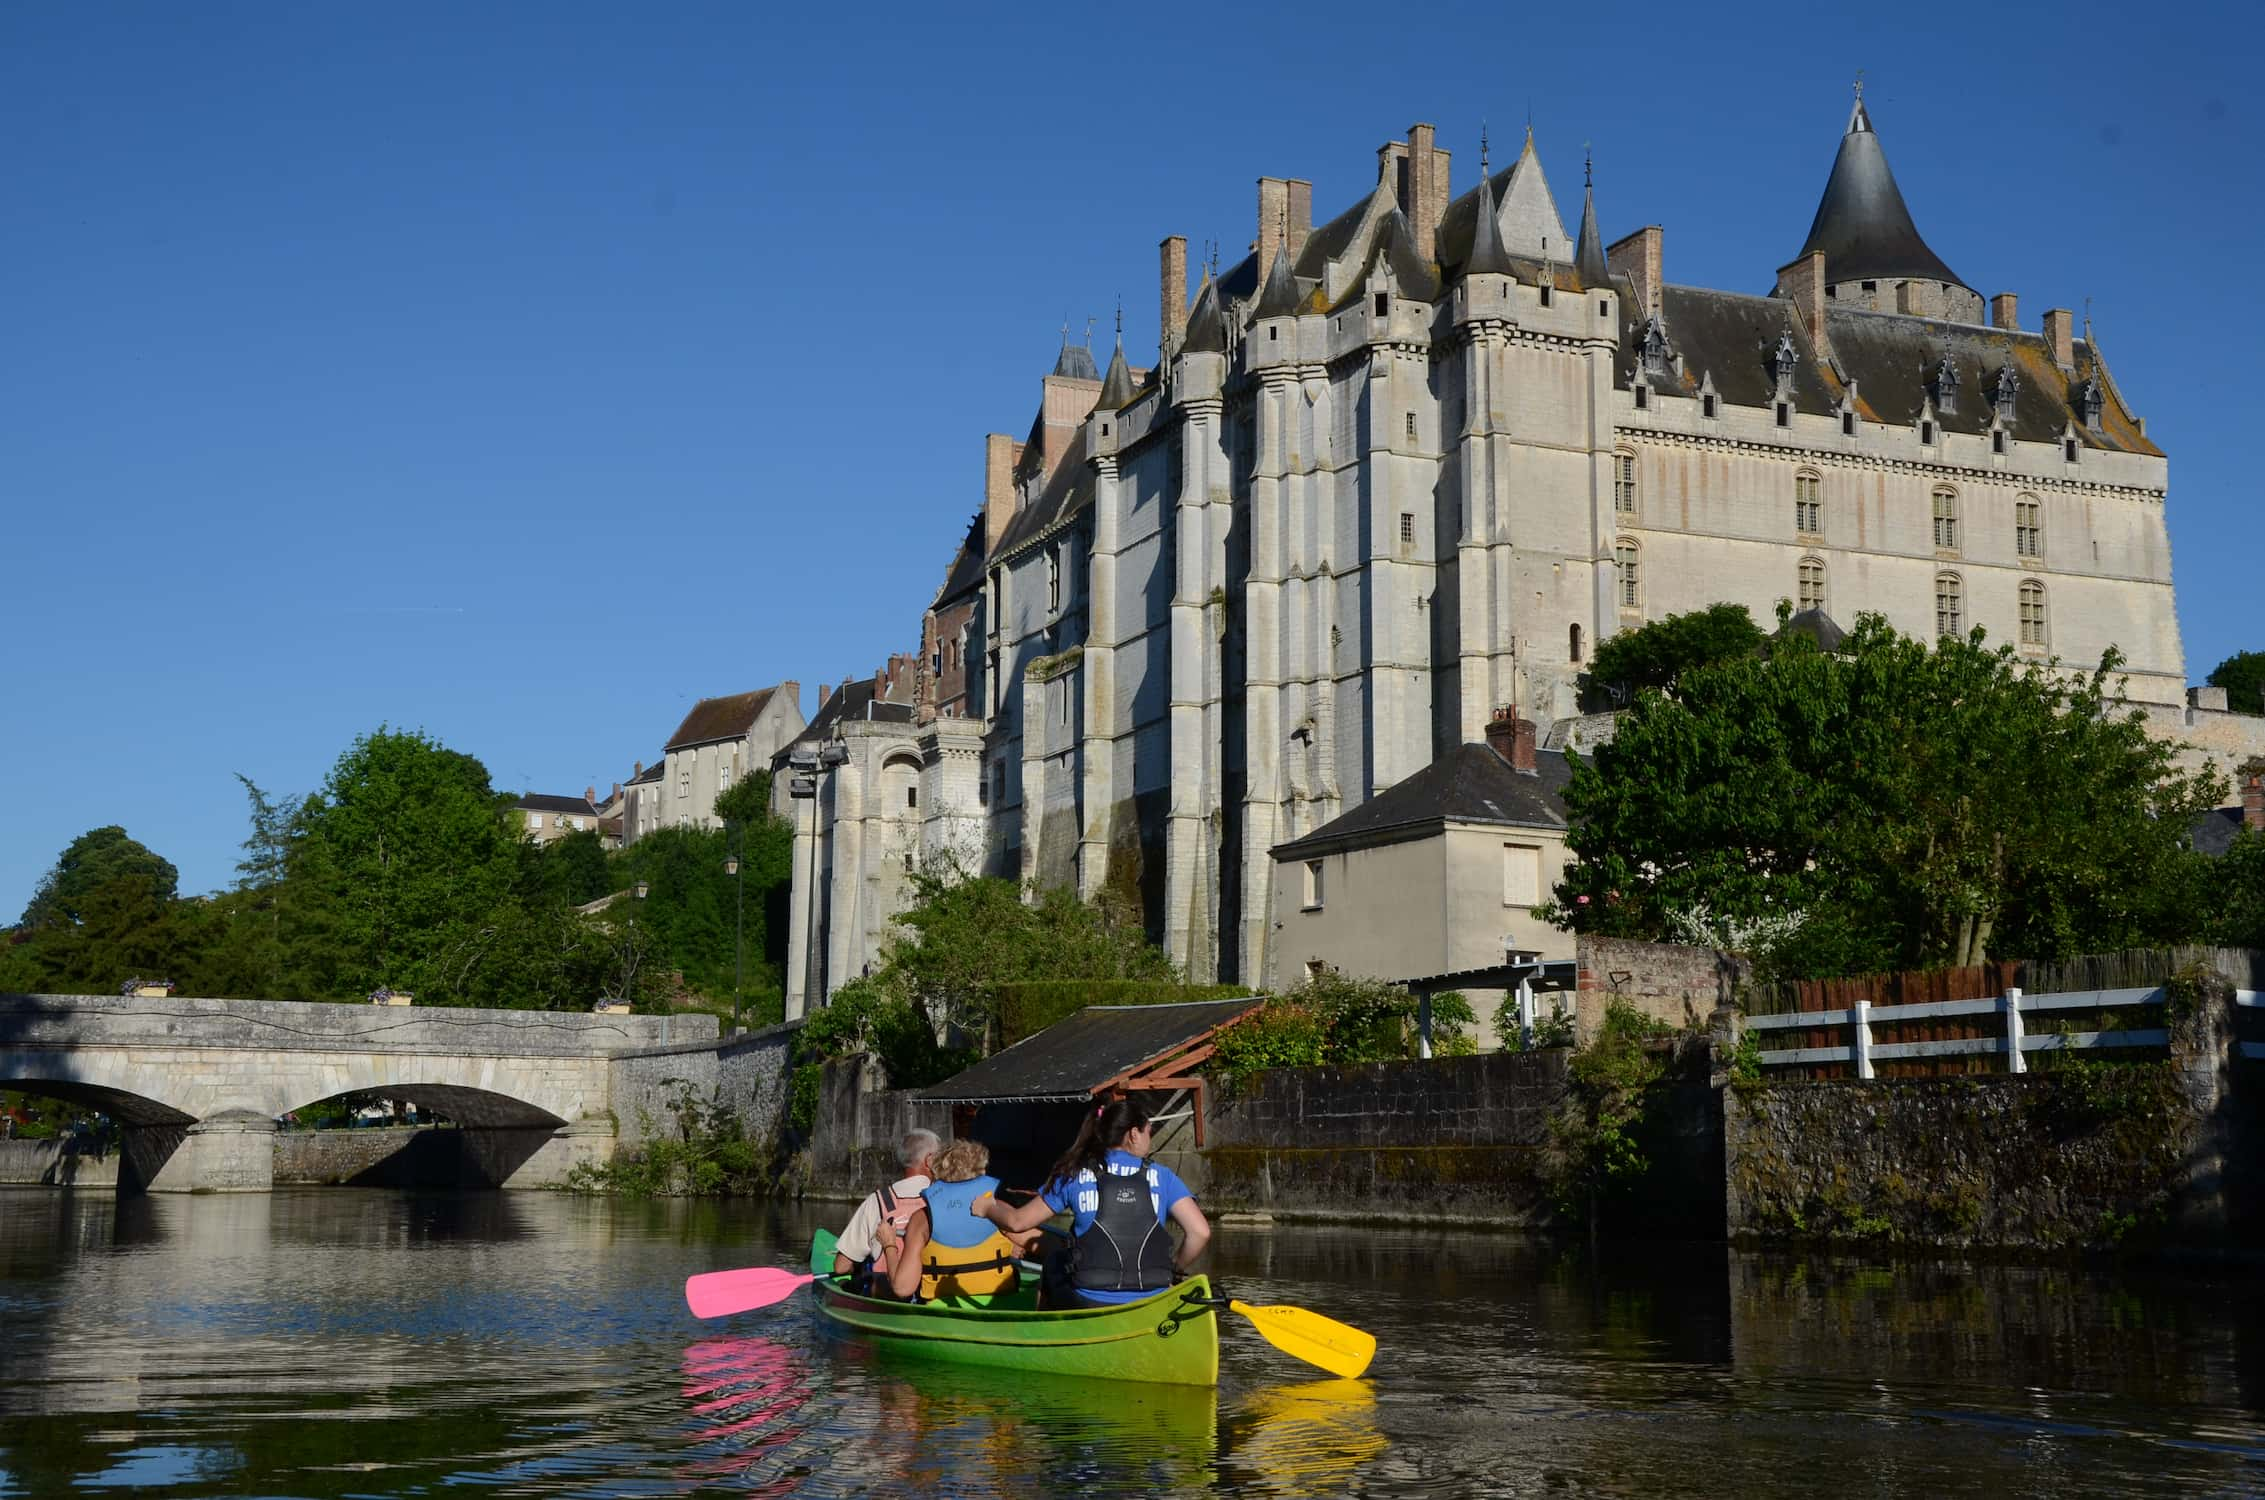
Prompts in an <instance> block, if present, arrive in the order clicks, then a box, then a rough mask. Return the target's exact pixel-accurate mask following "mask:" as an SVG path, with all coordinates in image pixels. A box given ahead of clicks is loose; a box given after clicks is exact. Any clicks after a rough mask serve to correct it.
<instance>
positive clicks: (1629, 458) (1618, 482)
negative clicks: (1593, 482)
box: [1612, 453, 1636, 516]
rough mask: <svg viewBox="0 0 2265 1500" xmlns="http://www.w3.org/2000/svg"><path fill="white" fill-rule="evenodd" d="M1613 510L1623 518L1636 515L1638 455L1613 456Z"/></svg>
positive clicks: (1618, 454) (1622, 454)
mask: <svg viewBox="0 0 2265 1500" xmlns="http://www.w3.org/2000/svg"><path fill="white" fill-rule="evenodd" d="M1612 508H1613V510H1614V511H1616V512H1617V513H1619V514H1620V515H1623V516H1632V515H1634V514H1635V513H1636V455H1635V454H1633V453H1615V454H1613V455H1612Z"/></svg>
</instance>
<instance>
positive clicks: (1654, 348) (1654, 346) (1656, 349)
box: [1643, 318, 1670, 375]
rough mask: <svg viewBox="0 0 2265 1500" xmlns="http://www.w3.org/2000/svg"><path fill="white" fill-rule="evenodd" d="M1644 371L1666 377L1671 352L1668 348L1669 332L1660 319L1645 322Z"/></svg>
mask: <svg viewBox="0 0 2265 1500" xmlns="http://www.w3.org/2000/svg"><path fill="white" fill-rule="evenodd" d="M1643 349H1644V369H1645V370H1646V371H1647V372H1649V373H1650V374H1653V375H1665V374H1666V373H1667V370H1668V358H1669V354H1670V351H1669V349H1668V347H1667V330H1666V329H1665V328H1663V327H1661V326H1660V321H1659V319H1658V318H1646V319H1645V320H1644V343H1643Z"/></svg>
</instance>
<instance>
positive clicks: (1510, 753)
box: [1486, 704, 1540, 776]
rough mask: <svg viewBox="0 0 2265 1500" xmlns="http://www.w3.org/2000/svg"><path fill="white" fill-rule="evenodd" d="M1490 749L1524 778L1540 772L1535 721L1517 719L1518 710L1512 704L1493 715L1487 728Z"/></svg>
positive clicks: (1487, 740)
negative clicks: (1537, 759)
mask: <svg viewBox="0 0 2265 1500" xmlns="http://www.w3.org/2000/svg"><path fill="white" fill-rule="evenodd" d="M1486 743H1487V748H1488V749H1490V750H1492V751H1493V752H1494V753H1495V754H1497V755H1499V756H1501V757H1502V758H1503V759H1504V760H1506V761H1508V762H1510V769H1511V770H1513V771H1516V772H1518V773H1519V774H1520V775H1524V776H1536V775H1539V774H1540V772H1539V771H1538V770H1537V769H1536V767H1535V765H1534V721H1533V720H1531V719H1522V718H1520V717H1518V707H1517V705H1516V704H1511V705H1510V706H1508V707H1506V708H1498V709H1496V710H1495V711H1494V717H1493V718H1491V719H1489V720H1487V724H1486Z"/></svg>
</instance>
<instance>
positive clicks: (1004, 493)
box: [818, 240, 1186, 703]
mask: <svg viewBox="0 0 2265 1500" xmlns="http://www.w3.org/2000/svg"><path fill="white" fill-rule="evenodd" d="M1181 247H1182V248H1183V249H1185V248H1186V241H1184V240H1183V241H1181ZM1184 316H1185V315H1184V314H1183V317H1184ZM1014 518H1015V440H1014V439H1013V438H1011V437H1008V436H1007V435H1006V434H1005V433H1003V432H993V433H987V434H985V436H984V438H983V555H984V556H985V557H989V556H990V555H991V554H992V553H993V552H995V551H997V550H998V547H999V538H1000V537H1002V536H1005V535H1006V534H1007V523H1008V522H1009V521H1012V520H1013V519H1014ZM820 691H821V692H823V691H824V689H820ZM818 701H819V702H820V703H823V702H825V701H826V700H825V699H824V698H820V699H819V700H818Z"/></svg>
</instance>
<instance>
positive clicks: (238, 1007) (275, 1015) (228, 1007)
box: [0, 995, 718, 1058]
mask: <svg viewBox="0 0 2265 1500" xmlns="http://www.w3.org/2000/svg"><path fill="white" fill-rule="evenodd" d="M717 1034H718V1033H717V1027H716V1018H715V1017H714V1016H708V1015H677V1016H601V1015H589V1014H583V1013H579V1012H573V1011H546V1010H476V1009H469V1008H458V1007H454V1006H438V1005H436V1006H426V1007H423V1008H416V1007H411V1008H408V1009H402V1008H400V1007H396V1006H382V1005H357V1004H337V1003H331V1002H326V1001H308V1000H213V999H198V998H195V997H191V996H184V995H173V996H167V997H163V998H152V999H140V998H136V997H130V996H125V995H0V1046H66V1047H103V1046H109V1047H118V1046H132V1045H134V1044H135V1043H137V1042H158V1043H161V1044H163V1045H165V1046H174V1047H182V1046H188V1047H196V1046H203V1047H228V1048H246V1047H252V1048H288V1049H294V1050H300V1051H320V1050H337V1049H344V1050H350V1051H354V1052H365V1051H371V1050H378V1051H386V1052H434V1053H453V1054H459V1055H462V1054H478V1055H480V1056H487V1057H501V1056H510V1057H577V1058H586V1057H593V1056H608V1055H611V1054H612V1053H616V1052H630V1051H637V1050H641V1049H643V1048H648V1047H663V1046H669V1045H672V1044H677V1043H688V1042H712V1041H714V1040H715V1039H716V1037H717Z"/></svg>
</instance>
